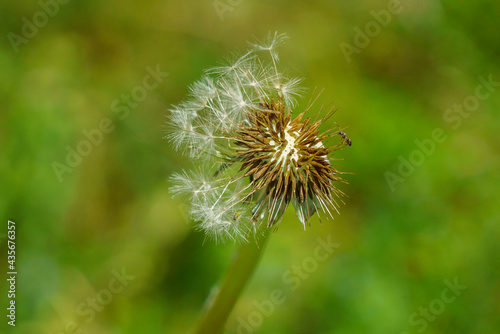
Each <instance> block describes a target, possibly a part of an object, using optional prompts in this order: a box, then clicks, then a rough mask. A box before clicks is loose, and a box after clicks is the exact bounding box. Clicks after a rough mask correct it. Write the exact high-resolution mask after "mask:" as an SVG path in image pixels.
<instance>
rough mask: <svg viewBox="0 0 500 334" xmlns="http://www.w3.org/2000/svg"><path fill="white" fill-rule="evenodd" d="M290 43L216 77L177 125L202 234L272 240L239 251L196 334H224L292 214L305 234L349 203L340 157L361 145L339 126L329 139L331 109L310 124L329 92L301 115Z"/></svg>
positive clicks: (182, 180)
mask: <svg viewBox="0 0 500 334" xmlns="http://www.w3.org/2000/svg"><path fill="white" fill-rule="evenodd" d="M285 39H286V36H285V35H283V34H278V33H274V34H269V35H268V36H267V38H265V39H264V40H262V41H260V42H257V43H255V44H252V45H251V46H252V49H251V50H250V51H248V52H247V53H245V54H244V55H243V56H240V57H236V58H233V59H232V60H231V61H229V62H227V63H226V64H223V65H221V66H218V67H214V68H212V69H209V70H207V71H206V74H205V75H204V76H203V77H202V78H201V79H200V80H199V81H198V82H195V83H194V84H193V85H191V86H190V88H189V90H190V93H189V98H188V99H187V101H184V102H182V103H180V104H179V105H177V106H174V107H172V108H171V110H170V115H169V116H168V122H167V134H166V138H167V139H168V140H169V141H170V142H171V143H172V145H173V146H174V148H175V149H177V150H180V151H181V152H182V153H184V154H185V155H187V156H188V157H189V158H190V159H193V160H195V161H197V162H198V165H199V167H198V168H195V169H193V170H191V171H182V172H180V173H176V174H174V175H173V176H172V177H171V183H172V186H171V187H170V190H171V192H172V193H173V194H174V195H175V196H178V197H180V198H182V199H184V200H186V201H189V202H190V204H191V205H190V216H191V219H192V220H194V221H197V222H199V223H198V225H197V226H198V228H199V229H201V230H204V231H205V232H206V233H207V235H209V236H211V237H213V238H214V239H216V240H226V239H232V240H248V239H249V237H250V236H257V235H259V236H260V234H263V235H264V237H259V238H255V244H254V243H242V244H241V245H240V246H239V250H238V252H237V254H236V257H235V258H234V261H233V263H232V265H231V267H230V268H229V270H228V273H227V275H226V277H225V279H224V280H223V281H222V283H221V285H220V287H219V288H218V289H214V291H215V293H214V295H212V296H211V297H210V298H209V299H208V300H207V302H206V303H205V309H204V310H203V312H202V313H201V316H200V318H199V319H198V321H197V323H196V326H195V330H194V331H193V333H195V334H206V333H212V334H213V333H222V331H223V327H224V324H225V322H226V320H227V318H228V316H229V313H230V312H231V309H232V308H233V306H234V304H235V303H236V300H237V298H238V296H239V295H240V293H241V291H242V289H243V287H244V285H245V283H246V282H247V281H248V279H249V277H250V275H251V273H252V271H253V269H254V268H255V266H256V264H257V263H258V259H259V257H260V254H261V253H262V249H263V248H264V245H265V241H266V240H267V238H266V237H267V236H268V235H269V231H270V230H271V228H273V227H274V228H277V227H278V226H279V224H280V222H281V220H282V218H283V214H284V212H285V210H286V209H287V207H288V206H289V205H290V204H291V205H292V206H293V207H294V209H295V213H296V215H297V217H298V220H299V221H300V222H301V223H302V225H303V227H304V229H305V228H306V226H307V225H308V224H309V222H310V218H311V217H312V216H313V215H314V214H315V213H317V214H318V216H319V218H320V219H321V217H322V216H323V215H325V216H329V217H331V218H333V215H334V212H338V207H339V202H342V197H343V196H344V193H343V192H342V191H341V190H339V189H338V188H337V187H336V185H337V184H338V182H345V181H344V179H343V178H342V177H341V175H342V174H343V172H341V171H339V170H337V168H336V166H335V165H334V164H333V162H334V161H335V160H338V159H335V158H334V157H333V154H334V153H335V152H336V151H338V150H341V149H343V148H344V147H346V146H351V141H350V139H348V138H347V135H346V134H345V133H344V132H343V131H344V129H341V128H339V127H338V126H336V127H335V128H330V129H326V130H325V131H322V130H321V129H320V128H321V126H322V124H323V123H324V122H325V121H326V120H327V119H328V118H329V117H331V116H332V114H333V112H334V110H333V108H331V109H329V110H327V111H326V112H325V115H324V116H323V117H321V114H322V113H323V111H324V108H323V107H321V108H319V110H318V111H317V112H316V114H315V115H314V116H313V117H308V116H307V115H306V114H307V113H308V112H309V110H311V109H312V108H313V106H314V104H315V102H316V100H317V99H318V97H319V95H320V94H321V92H320V93H319V94H317V95H316V97H315V98H314V99H313V98H311V100H310V101H309V103H308V105H307V107H306V108H305V110H303V111H298V110H296V108H297V98H299V97H301V96H302V94H303V93H304V89H303V88H302V87H300V83H301V82H302V79H301V78H297V77H288V76H286V75H285V74H284V73H283V72H281V71H280V70H278V65H279V57H278V53H277V47H278V46H279V45H280V44H281V43H282V42H283V41H284V40H285ZM266 59H267V60H266ZM313 95H314V94H313ZM332 140H333V143H331V141H332ZM320 212H323V213H322V214H321V215H320Z"/></svg>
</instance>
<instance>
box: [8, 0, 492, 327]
mask: <svg viewBox="0 0 500 334" xmlns="http://www.w3.org/2000/svg"><path fill="white" fill-rule="evenodd" d="M217 4H219V5H221V6H224V4H225V6H226V7H220V8H219V12H218V11H217V9H216V8H215V5H217ZM387 7H388V1H362V0H355V1H327V0H323V1H307V2H306V1H285V0H272V1H250V0H242V1H235V0H233V1H229V0H222V1H220V2H215V3H214V2H212V0H207V1H193V0H189V1H149V0H146V1H142V2H133V1H95V0H90V1H77V0H73V1H70V2H68V3H66V4H60V5H59V8H58V9H57V10H56V11H55V12H54V15H53V17H48V19H47V22H46V24H41V23H44V22H43V21H44V20H43V15H42V14H37V15H38V16H36V19H37V20H38V21H37V22H38V23H40V25H41V27H39V28H38V32H37V33H35V34H34V36H33V37H31V38H26V40H23V41H24V42H26V43H24V44H19V45H17V52H16V47H13V45H12V43H11V41H10V40H11V39H12V36H13V35H12V34H10V35H9V33H14V34H16V35H17V36H21V37H22V36H23V35H22V34H23V32H22V30H23V26H24V25H25V24H26V22H25V21H23V17H25V18H26V19H27V20H28V21H30V22H33V15H35V14H36V13H38V12H40V11H41V10H43V9H42V7H41V5H40V4H39V3H37V2H36V1H25V0H24V1H17V2H15V1H3V2H2V3H1V4H0V31H1V35H2V38H1V40H0V76H1V80H0V101H1V107H0V110H1V123H0V145H1V146H0V147H1V159H0V171H1V181H0V189H1V192H0V213H1V215H0V216H1V217H2V219H3V223H2V225H1V226H3V227H2V228H1V230H0V238H2V240H1V245H0V248H1V249H2V251H1V254H0V261H1V263H2V265H1V266H0V268H2V272H5V271H6V270H7V269H6V262H7V259H6V248H5V233H6V232H7V228H6V224H7V219H11V220H14V221H15V222H16V224H17V266H18V272H19V275H18V281H17V298H16V302H17V326H16V327H15V329H14V330H12V328H10V326H7V325H6V322H7V320H6V317H5V315H4V313H5V312H6V311H5V308H6V307H7V302H8V301H7V298H6V288H7V285H6V284H5V279H2V283H1V289H2V290H1V297H0V300H1V301H2V307H1V309H2V310H4V311H2V315H1V317H0V319H2V323H1V324H0V332H8V331H9V330H12V332H15V333H23V334H24V333H28V334H29V333H44V334H45V333H47V334H48V333H53V334H55V333H58V334H59V333H93V334H94V333H95V334H100V333H116V334H118V333H185V332H187V331H188V330H189V329H190V328H191V325H192V324H193V322H194V321H195V319H196V318H197V315H198V312H199V310H200V308H201V306H202V304H203V302H204V300H205V298H206V296H207V295H208V293H209V291H210V289H211V287H212V286H213V285H214V284H215V283H216V282H217V280H218V279H219V278H220V277H221V276H222V275H223V273H224V271H225V270H226V268H227V267H228V265H229V263H230V261H231V258H232V255H233V252H234V250H235V249H236V247H237V245H235V244H233V243H227V244H223V245H215V244H214V243H213V242H211V241H209V240H207V241H205V238H204V235H203V233H201V232H196V231H195V230H194V228H193V227H194V224H193V222H190V221H189V219H188V217H187V215H186V214H185V213H184V212H185V207H183V206H182V205H180V204H179V203H178V202H177V201H175V200H172V199H171V197H170V195H169V193H168V176H169V175H170V174H172V173H173V172H174V171H180V170H181V169H182V168H190V167H191V164H190V162H189V161H188V160H187V159H185V158H183V157H182V156H181V154H179V153H178V152H174V151H173V150H172V149H171V148H170V146H169V144H168V143H167V142H166V141H165V140H163V139H162V137H163V135H164V132H163V130H164V129H163V128H162V126H163V124H164V121H165V116H166V115H167V114H168V108H169V106H170V105H171V104H176V103H178V102H180V101H181V100H182V99H183V97H184V96H185V94H186V93H187V92H188V88H187V87H188V85H189V84H190V83H191V82H193V81H194V80H197V79H198V78H199V77H200V76H201V75H202V74H203V70H204V69H206V68H207V67H211V66H214V65H217V64H218V63H219V62H220V61H221V60H222V59H223V58H225V57H228V56H230V55H231V54H232V53H233V52H234V50H235V49H240V50H245V48H246V47H247V41H249V40H253V39H254V37H263V36H265V35H266V34H267V33H268V32H269V31H273V32H274V31H279V32H283V33H287V34H288V35H289V36H290V39H289V40H288V42H287V43H286V44H285V45H284V46H283V47H282V48H281V50H280V57H281V65H282V66H283V67H284V68H286V69H287V71H288V73H290V74H294V75H299V76H303V77H304V78H305V81H304V86H305V87H306V88H308V93H307V94H306V97H305V98H304V99H303V100H302V101H301V104H300V106H299V107H298V108H297V109H298V110H301V109H303V108H304V107H305V106H306V104H307V101H308V99H309V95H310V94H311V93H312V92H313V90H314V88H315V87H318V88H323V87H324V88H325V92H324V94H323V95H322V97H321V102H324V103H329V102H332V101H333V102H334V104H335V105H336V106H337V107H338V112H337V113H336V114H335V116H334V117H333V118H332V119H331V120H329V122H330V123H328V124H324V126H323V129H327V128H329V127H330V126H332V125H333V122H337V123H338V124H339V125H341V126H349V128H348V129H347V130H346V133H347V134H348V137H349V138H350V139H351V140H352V142H353V146H352V147H351V148H347V149H345V150H343V151H341V152H339V154H338V157H343V158H346V160H345V161H342V162H340V164H341V166H342V169H343V170H345V171H349V172H353V173H355V174H353V175H347V176H346V178H347V179H348V181H349V184H348V185H343V184H342V185H340V186H339V187H340V188H341V189H342V190H343V191H344V192H346V193H347V194H348V195H349V197H348V198H346V200H345V202H346V205H345V206H342V207H341V208H340V210H341V215H339V216H337V218H336V219H335V220H334V221H323V225H320V223H319V221H318V219H317V217H315V218H314V219H313V220H312V226H311V228H309V229H308V230H307V231H306V232H304V231H303V229H302V227H301V224H300V222H299V221H298V219H297V218H296V217H295V215H294V212H293V210H292V209H289V210H288V211H287V213H286V215H285V219H284V221H283V222H282V224H281V226H280V229H279V231H278V233H275V234H273V235H272V238H271V240H270V243H269V245H268V248H267V250H266V254H265V256H264V258H263V260H262V262H261V264H260V267H259V268H258V270H257V271H256V272H255V275H254V277H253V279H252V281H251V282H250V284H249V285H248V286H247V287H246V289H245V291H244V293H243V295H242V297H241V298H240V300H239V302H238V304H237V306H236V308H235V310H234V312H233V313H232V315H231V317H230V319H229V322H228V326H227V333H245V330H244V329H241V328H238V327H239V326H240V323H241V321H242V319H243V320H244V321H248V320H249V316H250V318H251V317H252V316H251V315H252V314H253V316H254V319H253V320H251V319H250V321H253V322H254V323H255V322H257V323H259V322H260V321H258V320H260V319H259V317H258V316H257V317H256V318H255V312H256V310H258V308H256V306H255V303H261V302H262V301H264V300H266V299H269V297H270V295H271V292H272V291H273V290H275V289H280V290H282V291H283V292H284V293H285V295H286V302H285V303H284V304H281V305H276V306H275V307H274V310H273V312H272V314H270V315H265V316H263V317H262V324H260V323H259V326H256V327H257V328H254V329H255V331H254V332H255V333H272V334H281V333H396V334H400V333H402V332H403V333H404V332H408V333H420V332H425V333H500V320H499V319H500V279H499V273H500V256H499V254H500V246H499V237H500V227H499V222H500V214H499V208H500V201H499V197H500V196H499V186H500V174H499V173H498V172H499V167H500V161H499V148H500V136H499V129H500V116H499V107H500V87H498V86H497V87H494V91H493V92H492V93H491V96H490V97H488V98H487V99H485V100H484V101H481V102H480V104H479V106H478V107H477V108H474V110H473V111H472V112H471V113H470V116H469V117H466V118H465V117H464V118H460V119H459V120H460V122H461V124H458V120H457V121H456V122H455V121H454V122H450V121H448V122H447V121H446V119H445V118H444V117H446V112H447V110H448V109H449V108H452V107H453V105H454V104H455V103H463V102H464V100H465V99H467V98H468V97H470V96H473V95H474V94H475V91H476V88H477V87H478V85H480V84H481V82H480V80H479V79H478V77H479V76H482V77H483V78H488V76H490V75H491V76H492V79H493V80H494V81H500V65H499V58H498V57H499V55H500V38H499V31H500V29H499V28H500V24H499V22H500V2H498V1H493V0H477V1H473V2H472V1H464V0H454V1H451V0H446V1H438V0H420V1H409V0H407V1H402V11H401V12H400V13H398V14H394V15H392V17H391V22H390V23H389V24H388V25H387V26H386V27H382V28H381V29H380V32H376V30H374V31H375V32H372V35H374V37H370V43H369V45H367V46H366V47H363V48H360V50H359V53H354V54H352V56H351V57H350V58H351V61H350V62H348V61H347V59H346V57H345V56H344V54H343V52H342V50H341V48H340V45H341V43H349V44H351V45H352V46H355V44H354V43H355V42H354V39H355V38H356V30H355V29H356V27H358V28H359V29H362V30H364V29H365V25H366V24H367V23H369V22H371V21H374V16H373V15H372V14H371V11H377V12H378V11H380V10H386V9H387ZM52 10H54V7H52ZM46 17H47V16H46ZM26 29H27V28H25V30H26ZM25 33H26V31H25ZM27 33H28V35H29V34H30V32H29V31H27ZM31 33H33V32H32V31H31ZM9 36H10V38H9ZM24 36H26V35H24ZM18 41H19V40H18ZM147 67H150V68H152V69H155V68H157V67H158V68H159V69H160V70H161V71H164V72H168V73H169V75H168V77H165V78H164V79H163V80H162V81H161V82H160V83H159V84H158V86H157V87H156V88H154V89H152V90H150V91H148V92H147V96H145V98H144V100H143V101H140V102H137V105H134V106H133V107H131V108H129V112H128V114H127V113H125V112H115V111H116V108H113V107H112V104H113V103H114V101H117V99H120V98H121V96H122V94H130V93H131V92H132V90H133V89H134V87H137V86H138V85H142V82H143V79H144V77H145V76H146V75H147V73H148V70H147V69H146V68H147ZM492 90H493V89H492ZM484 92H486V91H484ZM469 101H470V98H469ZM115 103H116V102H115ZM121 106H123V104H121ZM450 115H451V114H449V116H450ZM453 115H454V117H456V116H457V115H458V114H453ZM103 119H110V120H111V122H112V126H113V130H111V131H109V133H105V134H103V139H102V143H100V144H98V145H93V146H92V148H91V152H90V153H89V154H88V155H87V156H85V157H82V161H81V162H80V163H79V164H78V165H77V166H76V167H74V168H71V171H66V172H65V173H63V175H62V177H61V178H60V179H59V178H58V176H57V175H56V173H55V171H54V165H53V164H54V162H58V163H61V164H65V159H66V155H67V153H68V152H67V147H68V146H69V147H70V148H72V149H76V148H77V145H78V144H79V143H81V142H82V140H86V137H85V135H84V133H83V131H84V130H86V131H91V130H93V129H96V128H99V126H100V122H101V121H102V120H103ZM454 125H455V128H454V127H453V126H454ZM436 128H442V129H443V130H444V131H445V133H446V136H447V139H446V140H445V141H444V142H443V143H437V144H436V148H435V152H434V153H432V154H430V155H425V158H424V161H423V163H422V164H421V165H419V166H417V167H415V171H414V172H413V173H411V175H410V176H408V177H405V178H404V182H400V183H398V184H397V185H395V187H394V189H391V186H390V185H389V183H388V182H387V180H386V176H387V172H391V173H394V174H397V170H398V167H399V166H400V160H399V159H400V158H399V157H403V158H404V159H409V157H410V155H411V154H414V152H415V151H416V150H417V149H418V146H417V145H416V143H415V140H425V139H428V138H431V134H432V132H433V130H434V129H436ZM415 154H417V153H415ZM415 154H414V156H415ZM392 190H394V191H392ZM327 236H331V238H332V240H334V241H336V242H337V243H339V244H340V246H339V247H338V248H337V249H336V250H335V252H334V253H333V254H332V255H331V256H330V257H329V258H328V259H327V260H326V261H323V262H320V263H319V264H318V266H317V269H315V270H311V272H310V273H308V277H307V279H302V280H301V281H300V286H299V288H298V289H296V290H295V291H291V289H290V286H289V285H287V284H286V283H285V282H284V281H283V274H284V273H286V272H287V271H288V270H290V269H291V268H293V266H294V265H297V266H301V265H302V263H303V261H304V260H306V262H307V259H308V258H309V259H310V258H311V256H313V255H314V250H315V248H316V247H317V246H318V241H317V238H318V237H323V238H326V237H327ZM124 268H125V269H124ZM114 270H116V271H119V272H120V271H121V270H126V273H127V275H132V276H134V279H133V280H130V281H129V282H127V284H128V285H127V286H126V287H125V289H123V291H121V292H119V293H113V294H111V295H110V294H109V293H107V292H106V291H104V292H102V291H103V289H108V291H109V284H110V282H115V281H114V278H113V277H114V276H115V274H116V272H114ZM1 275H2V277H4V275H5V273H2V274H1ZM455 279H456V280H458V283H459V284H461V285H465V286H467V288H466V289H465V290H463V291H461V292H460V295H459V296H457V297H456V299H455V300H454V301H453V302H450V303H443V302H440V300H441V299H442V292H443V289H445V288H446V283H445V280H448V281H449V282H453V281H454V280H455ZM115 283H116V282H115ZM99 293H101V295H100V297H101V300H102V298H105V300H106V305H102V304H98V305H97V306H98V307H97V309H98V311H97V310H96V311H95V312H94V313H95V314H93V316H91V312H87V313H85V310H86V311H88V310H90V308H89V306H88V305H89V304H88V303H89V302H90V301H91V300H92V298H95V297H96V295H97V294H99ZM109 296H111V300H110V299H109ZM88 298H90V299H88ZM106 298H107V299H106ZM89 300H90V301H89ZM82 305H83V306H82ZM441 305H444V308H441ZM429 307H431V311H430V312H431V313H430V316H428V317H427V319H426V317H425V316H423V315H421V313H419V312H424V311H422V309H423V308H429ZM421 308H422V309H421ZM432 309H433V310H434V311H432ZM436 310H437V311H436ZM252 312H254V313H252ZM432 312H434V313H437V314H436V315H434V314H433V313H432Z"/></svg>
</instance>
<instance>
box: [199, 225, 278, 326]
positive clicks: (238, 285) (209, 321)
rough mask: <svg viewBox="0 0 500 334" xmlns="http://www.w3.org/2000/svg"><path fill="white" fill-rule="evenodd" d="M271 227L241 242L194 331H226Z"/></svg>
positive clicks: (208, 300) (209, 298)
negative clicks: (226, 326) (259, 234)
mask: <svg viewBox="0 0 500 334" xmlns="http://www.w3.org/2000/svg"><path fill="white" fill-rule="evenodd" d="M270 230H271V229H270V228H266V227H265V228H264V235H263V236H260V237H258V238H257V240H255V241H250V242H248V243H242V244H241V245H240V246H239V249H238V250H237V251H236V254H235V258H234V260H233V262H232V264H231V267H230V268H229V270H228V271H227V274H226V276H225V277H224V279H223V280H222V283H221V284H220V285H219V286H218V287H216V288H214V289H213V290H212V293H211V295H210V296H209V297H208V299H207V301H206V302H205V306H204V308H203V310H202V313H201V316H200V318H199V319H198V322H197V323H196V325H195V329H194V331H193V332H192V334H219V333H222V331H223V329H224V324H225V323H226V320H227V318H228V317H229V314H230V313H231V310H232V309H233V307H234V305H235V304H236V301H237V300H238V297H239V296H240V294H241V291H242V290H243V288H244V287H245V284H246V282H247V281H248V280H249V278H250V277H251V275H252V272H253V271H254V269H255V267H256V266H257V264H258V262H259V258H260V256H261V254H262V252H263V250H264V248H265V245H266V241H267V239H268V236H269V234H270Z"/></svg>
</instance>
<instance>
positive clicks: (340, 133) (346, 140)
mask: <svg viewBox="0 0 500 334" xmlns="http://www.w3.org/2000/svg"><path fill="white" fill-rule="evenodd" d="M339 135H341V136H342V138H343V139H344V140H345V142H346V143H347V145H349V146H351V145H352V142H351V140H350V139H349V138H347V135H346V134H345V133H343V132H342V131H339Z"/></svg>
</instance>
